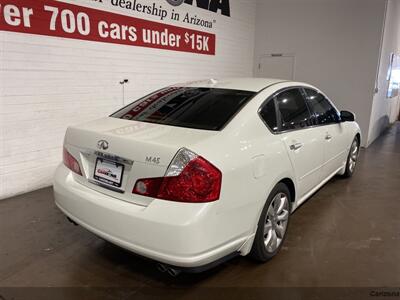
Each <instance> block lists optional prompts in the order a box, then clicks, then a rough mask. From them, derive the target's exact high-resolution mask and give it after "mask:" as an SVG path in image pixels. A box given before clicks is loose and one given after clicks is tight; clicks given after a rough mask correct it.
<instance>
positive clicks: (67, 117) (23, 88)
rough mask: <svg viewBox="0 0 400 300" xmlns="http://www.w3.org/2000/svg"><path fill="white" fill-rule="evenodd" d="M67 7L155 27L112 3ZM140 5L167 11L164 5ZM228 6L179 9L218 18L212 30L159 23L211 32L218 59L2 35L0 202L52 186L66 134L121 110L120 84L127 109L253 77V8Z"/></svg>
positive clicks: (246, 1)
mask: <svg viewBox="0 0 400 300" xmlns="http://www.w3.org/2000/svg"><path fill="white" fill-rule="evenodd" d="M44 2H45V1H44ZM64 2H67V3H72V4H79V5H82V6H89V7H92V8H96V9H102V10H106V11H112V12H117V13H120V14H125V15H128V16H135V17H138V18H142V19H150V20H154V21H159V18H157V17H154V16H149V15H144V14H138V13H135V12H133V11H128V10H127V9H124V8H117V7H115V6H113V5H111V0H103V1H102V2H103V4H100V3H97V2H95V1H89V0H87V1H84V0H80V1H72V0H71V1H64ZM141 2H142V3H149V4H152V3H153V2H155V3H157V4H158V5H162V6H163V7H165V8H168V9H169V10H171V9H172V7H170V6H169V4H167V2H166V1H164V0H153V1H150V0H142V1H141ZM193 2H194V3H195V2H196V1H193ZM230 6H231V17H227V16H222V15H221V14H220V13H218V14H216V13H213V12H209V11H206V10H203V9H199V8H197V7H196V6H195V5H194V6H191V5H187V4H183V5H182V6H180V7H178V8H176V10H177V11H180V12H182V13H184V12H189V13H191V14H192V15H197V16H198V17H200V18H204V19H215V20H216V22H215V23H214V24H213V28H212V29H205V28H202V27H198V26H196V25H190V24H183V23H182V22H177V21H171V20H169V21H165V20H164V21H163V22H166V23H169V24H172V25H176V26H181V27H186V28H191V29H195V30H201V31H206V32H210V33H214V34H215V35H216V55H215V56H209V55H200V54H192V53H184V52H174V51H167V50H159V49H151V48H141V47H134V46H126V45H117V44H106V43H99V42H90V41H80V40H72V39H64V38H58V37H46V36H39V35H29V34H24V33H14V32H0V146H1V148H0V198H5V197H9V196H12V195H15V194H18V193H23V192H27V191H30V190H34V189H37V188H40V187H44V186H48V185H50V184H51V181H52V176H53V173H54V170H55V167H56V166H57V164H59V163H60V161H61V152H62V151H61V150H62V141H63V136H64V133H65V130H66V128H67V127H68V126H69V125H74V124H77V123H81V122H85V121H88V120H92V119H96V118H99V117H102V116H105V115H108V114H110V113H112V112H113V111H115V110H117V109H118V108H119V107H121V106H122V105H123V99H122V86H121V85H120V84H119V82H120V81H121V80H123V79H129V83H128V84H126V86H125V98H126V100H125V102H126V103H127V102H131V101H132V100H134V99H137V98H138V97H140V96H143V95H145V94H147V93H149V92H151V91H153V90H155V89H158V88H160V87H163V86H166V85H169V84H173V83H176V82H184V81H189V80H194V79H202V78H211V77H214V78H218V77H239V76H247V77H248V76H252V73H253V61H254V57H253V54H254V33H255V24H254V22H255V21H254V20H255V14H256V4H255V1H253V0H231V1H230Z"/></svg>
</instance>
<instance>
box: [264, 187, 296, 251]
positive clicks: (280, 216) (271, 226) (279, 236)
mask: <svg viewBox="0 0 400 300" xmlns="http://www.w3.org/2000/svg"><path fill="white" fill-rule="evenodd" d="M289 213H290V212H289V198H288V196H287V195H286V194H284V193H279V194H277V195H276V196H275V197H274V199H273V200H272V201H271V204H270V205H269V207H268V211H267V214H266V218H265V222H264V244H265V248H266V250H267V252H269V253H273V252H275V251H276V250H277V249H278V248H279V246H280V244H281V243H282V241H283V238H284V236H285V233H286V229H287V225H288V220H289Z"/></svg>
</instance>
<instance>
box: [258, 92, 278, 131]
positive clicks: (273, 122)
mask: <svg viewBox="0 0 400 300" xmlns="http://www.w3.org/2000/svg"><path fill="white" fill-rule="evenodd" d="M260 116H261V118H262V119H263V120H264V123H265V124H267V125H268V127H269V129H270V130H271V131H273V132H277V131H278V121H277V118H276V110H275V101H274V100H273V99H272V100H270V101H268V102H267V104H266V105H264V107H263V108H262V109H261V111H260Z"/></svg>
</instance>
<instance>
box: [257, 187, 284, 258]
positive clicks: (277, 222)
mask: <svg viewBox="0 0 400 300" xmlns="http://www.w3.org/2000/svg"><path fill="white" fill-rule="evenodd" d="M290 208H291V205H290V192H289V189H288V187H287V186H286V185H285V184H283V183H279V184H278V185H277V186H276V187H275V188H274V189H273V190H272V192H271V193H270V195H269V197H268V199H267V202H266V203H265V206H264V209H263V211H262V213H261V217H260V220H259V222H258V228H257V232H256V236H255V238H254V243H253V247H252V250H251V253H250V255H251V256H252V257H253V258H255V259H256V260H259V261H261V262H266V261H267V260H270V259H271V258H272V257H274V256H275V255H276V254H277V253H278V252H279V250H280V249H281V247H282V244H283V242H284V240H285V237H286V231H287V228H288V225H289V217H290Z"/></svg>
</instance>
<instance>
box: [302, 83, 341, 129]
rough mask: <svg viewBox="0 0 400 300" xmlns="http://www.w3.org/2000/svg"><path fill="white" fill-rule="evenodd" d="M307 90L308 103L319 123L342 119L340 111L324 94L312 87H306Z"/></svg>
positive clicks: (334, 121) (336, 121) (331, 122)
mask: <svg viewBox="0 0 400 300" xmlns="http://www.w3.org/2000/svg"><path fill="white" fill-rule="evenodd" d="M305 91H306V94H307V101H308V104H309V106H310V109H311V110H312V112H313V113H314V115H315V119H316V123H317V125H327V124H334V123H338V122H339V121H340V115H339V113H338V111H337V110H336V109H335V108H334V107H333V106H332V104H331V103H330V102H329V100H328V99H326V97H325V96H324V95H322V94H321V93H319V92H317V91H315V90H312V89H305Z"/></svg>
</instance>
